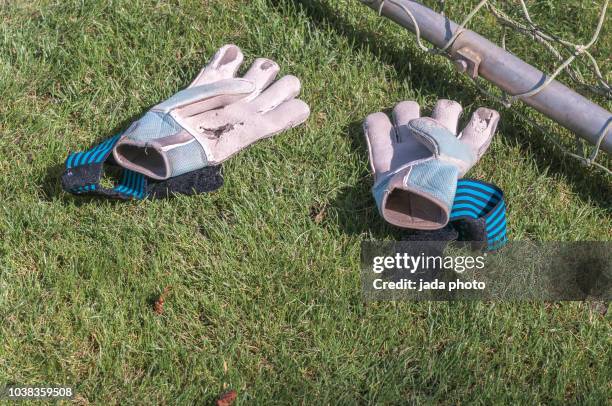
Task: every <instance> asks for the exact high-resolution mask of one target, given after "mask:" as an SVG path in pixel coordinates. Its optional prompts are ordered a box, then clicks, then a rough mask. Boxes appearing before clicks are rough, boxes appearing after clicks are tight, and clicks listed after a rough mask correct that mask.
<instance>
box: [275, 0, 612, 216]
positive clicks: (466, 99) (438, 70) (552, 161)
mask: <svg viewBox="0 0 612 406" xmlns="http://www.w3.org/2000/svg"><path fill="white" fill-rule="evenodd" d="M270 1H271V3H272V4H273V5H274V6H275V7H277V8H279V9H280V8H282V7H283V6H284V5H287V4H289V3H295V4H297V5H298V6H299V8H300V9H301V10H303V12H305V13H306V15H307V16H308V17H309V19H310V20H311V21H312V23H313V24H314V25H316V26H320V27H322V28H325V29H331V30H334V31H336V32H338V33H339V34H341V35H343V36H345V37H347V38H348V40H349V41H348V43H349V44H350V45H349V46H350V47H352V48H353V49H354V50H356V51H360V52H369V53H370V54H371V55H372V57H373V58H375V59H377V60H380V61H381V62H384V63H386V64H390V65H392V66H394V68H395V69H396V71H397V73H398V76H399V78H400V79H403V80H406V81H409V82H411V83H413V84H414V86H415V87H418V88H420V89H423V90H424V91H425V92H429V93H431V94H434V95H435V96H436V98H442V97H444V98H450V99H453V100H456V101H458V102H460V103H461V104H463V105H464V106H467V105H470V104H472V103H473V102H474V99H477V98H479V97H481V96H482V95H481V93H480V92H479V91H478V90H477V89H476V88H474V87H473V86H472V87H469V86H463V85H461V84H458V83H451V82H449V81H441V80H440V78H444V77H446V75H447V74H448V71H447V70H445V69H443V68H442V67H441V66H438V65H432V64H429V63H427V62H425V61H424V54H423V52H421V51H419V50H415V49H414V48H407V49H402V50H399V49H397V48H395V47H394V46H392V45H387V43H386V42H385V41H384V40H383V37H382V36H381V35H378V34H377V33H375V32H370V31H364V30H362V29H360V28H358V27H356V26H353V25H351V24H350V23H348V22H347V21H346V19H345V18H343V16H342V14H341V13H339V12H338V10H337V9H334V8H332V7H330V6H329V4H327V2H325V1H320V0H270ZM364 12H370V9H369V8H367V7H365V6H364ZM398 29H401V28H398ZM406 61H410V69H408V67H407V65H408V64H407V63H406ZM399 101H400V100H398V102H399ZM489 104H494V103H493V102H491V103H489ZM497 107H498V109H499V110H500V111H501V112H502V120H501V123H500V126H499V131H500V132H501V133H503V134H504V136H505V138H506V140H508V141H510V142H511V143H513V144H516V145H518V146H519V148H520V149H521V152H523V153H524V154H525V155H527V156H533V157H534V158H535V159H534V161H535V164H536V166H537V168H538V170H539V171H540V172H544V171H548V173H550V174H553V175H557V177H561V178H565V179H566V180H567V181H568V183H569V185H570V186H571V188H572V191H573V192H574V193H576V194H577V195H578V196H580V197H581V198H583V199H585V200H588V201H592V202H594V203H596V204H597V205H599V206H600V207H602V208H604V209H606V210H609V211H610V210H612V205H611V204H610V199H609V196H610V195H612V183H611V182H609V180H608V178H607V176H606V175H605V174H604V173H603V172H601V171H597V170H595V169H590V168H585V167H584V166H583V165H582V164H581V163H580V162H578V161H577V160H575V159H573V158H571V157H568V156H567V155H565V154H564V153H563V152H561V151H560V150H559V149H558V148H557V147H556V146H555V144H554V143H553V142H552V141H550V140H548V139H546V138H545V137H544V136H543V134H541V133H540V132H539V130H535V129H534V128H533V125H532V124H531V123H529V121H528V120H527V119H521V118H520V115H521V113H522V112H527V111H528V108H527V107H526V106H516V107H513V108H512V110H509V109H505V108H503V107H502V106H497ZM508 118H510V119H508ZM357 125H358V126H359V128H357ZM347 131H348V132H347V134H361V132H362V130H361V123H358V124H351V126H350V128H348V129H347ZM530 134H533V136H530ZM353 146H354V147H355V148H356V150H357V151H358V152H359V153H364V154H365V151H366V149H365V147H364V144H362V143H359V142H354V141H353ZM349 195H351V193H349ZM351 198H363V196H362V191H361V190H359V191H355V192H354V193H353V196H351ZM358 201H363V200H353V202H358ZM347 203H348V204H350V200H348V201H347ZM340 204H342V203H340ZM353 204H354V203H353ZM348 222H349V223H352V221H351V220H350V219H349V221H348Z"/></svg>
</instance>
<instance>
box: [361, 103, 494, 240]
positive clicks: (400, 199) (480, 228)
mask: <svg viewBox="0 0 612 406" xmlns="http://www.w3.org/2000/svg"><path fill="white" fill-rule="evenodd" d="M420 110H421V109H420V106H419V105H418V104H417V103H416V102H413V101H406V102H402V103H400V104H398V105H397V106H396V107H395V108H394V109H393V112H392V119H389V117H388V116H387V115H386V114H384V113H374V114H372V115H370V116H368V117H367V118H366V120H365V122H364V133H365V136H366V141H367V144H368V150H369V157H370V163H371V167H372V171H373V173H374V178H375V179H374V187H373V188H372V193H373V195H374V199H375V200H376V205H377V206H378V209H379V212H380V214H381V215H382V217H383V218H384V219H385V220H386V221H387V222H388V223H390V224H392V225H394V226H397V227H401V228H405V229H412V230H425V232H420V233H419V232H417V236H418V239H425V240H426V239H428V235H429V236H431V235H449V234H448V233H438V234H436V232H439V231H440V230H442V229H446V228H447V226H448V224H449V223H451V228H453V229H454V230H453V231H454V232H455V233H456V234H457V236H458V238H459V239H460V240H466V241H472V242H478V243H481V244H482V245H483V246H484V247H482V248H487V249H488V250H495V249H498V248H500V247H501V246H503V245H504V244H505V242H506V211H505V202H504V199H503V193H502V191H501V190H500V189H499V188H498V187H496V186H495V185H491V184H488V183H485V182H481V181H477V180H469V179H462V178H463V176H464V175H465V174H466V173H467V172H468V171H469V170H470V169H471V168H472V167H473V166H474V165H476V163H477V162H478V161H479V160H480V158H481V157H482V156H483V155H484V153H485V152H486V150H487V149H488V148H489V145H490V144H491V140H492V139H493V135H494V134H495V131H496V129H497V125H498V123H499V113H498V112H496V111H494V110H490V109H487V108H480V109H478V110H477V111H476V112H475V113H474V114H473V115H472V117H471V119H470V121H469V122H468V124H467V125H466V127H465V128H464V130H463V131H462V132H461V133H457V127H458V123H459V117H460V116H461V113H462V111H463V109H462V107H461V105H459V104H458V103H456V102H454V101H450V100H439V101H438V103H437V104H436V106H435V107H434V110H433V112H432V115H431V117H421V111H420ZM430 239H434V240H435V238H430Z"/></svg>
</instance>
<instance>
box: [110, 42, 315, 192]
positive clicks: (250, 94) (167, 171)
mask: <svg viewBox="0 0 612 406" xmlns="http://www.w3.org/2000/svg"><path fill="white" fill-rule="evenodd" d="M242 61H243V55H242V52H241V51H240V49H239V48H238V47H237V46H235V45H226V46H224V47H223V48H221V49H220V50H219V51H218V52H217V54H216V55H215V56H214V58H213V60H212V61H211V62H210V64H209V65H207V66H206V67H204V69H202V71H201V72H200V74H199V75H198V77H197V78H196V79H195V80H194V81H193V83H191V85H190V86H189V87H188V88H187V89H185V90H182V91H180V92H178V93H177V94H175V95H174V96H172V97H170V98H169V99H168V100H166V101H164V102H162V103H160V104H158V105H157V106H155V107H153V108H152V109H151V110H150V111H148V112H147V113H146V114H145V115H144V116H143V117H142V118H141V119H139V120H138V121H136V122H134V123H133V124H132V125H131V126H130V127H129V128H128V129H127V130H126V131H125V132H124V133H123V135H122V136H121V138H120V139H119V141H118V142H117V144H116V145H115V146H114V148H113V157H114V158H115V161H116V162H117V163H118V164H119V165H121V166H122V167H124V168H126V169H129V170H132V171H134V172H138V173H141V174H143V175H146V176H148V177H150V178H152V179H157V180H163V179H168V178H171V177H175V176H179V175H182V174H185V173H187V172H191V171H194V170H198V169H201V168H204V167H207V166H212V165H217V164H219V163H221V162H223V161H225V160H227V159H228V158H230V157H231V156H233V155H234V154H236V153H238V152H239V151H240V150H242V149H244V148H246V147H248V146H249V145H251V144H253V143H254V142H256V141H258V140H260V139H263V138H267V137H271V136H273V135H275V134H278V133H280V132H282V131H284V130H286V129H289V128H292V127H295V126H297V125H299V124H301V123H303V122H304V121H306V119H307V118H308V116H309V115H310V110H309V108H308V105H307V104H306V103H304V102H303V101H301V100H297V99H296V97H297V95H298V94H299V92H300V87H301V85H300V81H299V80H298V79H297V78H296V77H294V76H285V77H283V78H281V79H280V80H278V81H276V82H275V83H274V84H272V83H273V82H274V79H275V78H276V75H277V74H278V72H279V70H280V68H279V66H278V65H277V64H276V63H275V62H274V61H271V60H269V59H263V58H260V59H257V60H256V61H255V62H254V64H253V65H252V66H251V68H250V69H249V70H248V72H247V73H246V74H245V75H244V77H242V78H236V77H235V75H236V73H237V71H238V68H239V67H240V65H241V64H242Z"/></svg>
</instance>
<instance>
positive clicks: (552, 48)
mask: <svg viewBox="0 0 612 406" xmlns="http://www.w3.org/2000/svg"><path fill="white" fill-rule="evenodd" d="M361 1H362V2H364V3H373V1H372V0H361ZM504 2H505V3H510V2H509V1H504ZM389 3H392V4H394V5H395V6H397V7H399V8H400V9H402V10H403V11H404V12H405V13H406V15H407V16H408V17H409V18H410V19H411V21H412V23H413V25H414V27H415V34H416V42H417V45H418V47H419V48H421V49H422V50H423V51H425V52H427V53H430V54H437V55H444V56H446V57H449V58H450V55H449V54H448V52H447V51H448V49H449V48H450V47H451V46H452V44H453V43H454V42H455V40H456V39H457V38H458V37H459V35H461V33H462V32H464V31H465V30H466V29H467V28H466V27H467V26H468V25H469V24H470V22H471V21H472V20H473V19H474V18H475V17H476V16H477V15H478V14H479V12H481V10H489V11H490V12H491V13H492V14H493V15H494V16H495V18H496V19H497V21H498V22H499V24H500V25H501V27H502V36H501V46H502V47H503V48H504V49H506V34H507V31H508V30H513V31H515V32H517V33H520V34H523V35H525V36H527V37H529V38H531V39H533V40H534V41H537V42H538V43H540V44H542V45H543V46H544V47H545V49H546V50H548V51H549V52H550V53H551V54H552V55H553V56H554V58H555V59H556V60H558V61H559V65H558V67H557V68H556V69H555V70H554V72H553V73H551V74H550V75H548V77H547V79H546V80H545V81H544V82H543V83H542V84H541V85H539V86H537V87H536V88H534V89H531V90H530V91H528V92H525V93H521V94H507V93H503V94H501V95H499V96H498V95H495V94H493V92H491V91H489V90H487V89H486V88H485V87H483V86H482V85H481V84H480V83H479V79H478V78H476V79H473V81H474V84H475V85H476V87H477V88H478V89H479V90H480V91H481V92H483V93H484V94H486V95H487V96H489V97H491V98H493V99H495V100H496V101H498V102H500V103H502V104H503V105H504V106H506V107H511V106H512V105H513V104H514V103H515V102H516V101H517V100H519V99H520V98H522V97H531V96H534V95H536V94H538V93H540V92H541V91H542V90H544V89H545V88H546V87H548V86H549V85H550V84H551V83H552V82H553V81H555V80H556V79H557V78H558V77H559V75H561V74H562V73H563V72H566V73H567V74H568V76H569V77H570V78H571V80H572V81H573V82H575V84H576V85H577V86H578V87H580V88H582V89H584V90H587V91H589V92H591V93H592V94H595V95H597V96H599V97H601V98H603V99H605V100H608V101H609V100H612V87H611V86H610V83H609V82H608V81H607V80H606V78H605V77H604V75H603V74H602V72H601V68H600V65H599V63H598V62H597V60H596V59H595V57H594V56H593V54H592V53H591V52H590V51H589V50H590V49H591V48H592V47H593V45H595V43H596V42H597V41H598V39H599V37H600V35H601V32H602V29H603V26H604V23H605V21H606V15H607V10H608V5H609V0H605V1H604V2H603V4H602V7H601V11H600V12H599V17H598V19H597V24H596V26H595V28H594V30H593V34H592V36H591V37H590V40H589V41H588V42H586V43H584V44H576V43H573V42H571V41H568V40H566V39H563V38H561V37H559V36H557V35H555V34H553V33H551V32H549V31H547V30H546V29H544V28H543V27H541V26H540V25H538V24H537V23H536V21H535V20H534V19H533V18H532V16H531V13H530V11H529V8H528V6H527V4H526V3H525V1H524V0H514V1H513V3H514V4H512V5H511V6H513V7H515V8H516V7H520V14H521V17H522V18H521V19H520V20H519V19H516V18H512V17H511V16H510V15H509V14H508V13H506V12H504V11H503V10H502V8H501V7H499V6H498V5H497V4H495V2H494V1H492V0H481V1H480V2H478V4H476V6H475V7H474V8H473V9H472V10H471V11H470V12H469V13H468V14H467V15H466V17H465V18H464V19H463V21H462V22H461V24H460V25H459V28H458V29H457V30H456V31H455V33H454V34H453V36H452V37H451V38H450V39H449V41H448V42H447V43H446V44H445V45H444V46H443V47H441V48H436V47H427V46H426V45H425V44H424V43H423V39H422V38H421V29H420V27H419V23H418V21H417V19H416V18H415V16H414V15H413V13H412V12H411V11H410V9H409V8H408V7H406V5H405V4H404V3H403V2H401V1H397V0H382V1H381V2H380V5H379V10H378V12H379V15H381V16H382V12H383V10H384V7H385V6H386V5H387V4H389ZM438 3H439V5H440V9H441V10H440V12H441V13H442V14H443V15H444V14H445V6H446V2H445V1H444V0H439V1H438ZM564 51H565V52H564ZM577 59H581V60H582V62H584V65H585V66H587V67H588V69H589V71H590V72H591V73H592V75H593V77H594V78H595V83H589V81H587V80H586V79H585V77H584V75H583V74H582V73H581V72H580V71H579V70H578V69H575V68H574V66H573V65H574V63H575V62H576V60H577ZM591 82H592V81H591ZM533 124H534V125H536V126H537V127H539V128H540V130H542V132H543V134H546V135H547V134H548V133H549V131H546V130H545V129H543V128H542V127H541V126H540V125H539V124H538V123H535V122H534V123H533ZM611 129H612V121H610V122H608V124H607V126H606V127H605V128H604V129H603V130H602V131H601V133H600V135H599V137H598V139H597V142H596V143H595V145H594V147H593V148H592V150H591V151H590V153H585V146H584V142H583V141H582V140H581V139H579V138H576V140H577V145H578V148H579V149H580V152H576V153H575V152H571V151H570V150H569V149H567V148H566V147H565V146H563V145H562V144H561V143H560V142H559V141H558V140H556V139H555V138H554V137H549V139H550V140H551V141H553V143H554V144H555V145H556V146H557V147H558V148H560V149H561V150H562V151H563V152H564V153H565V154H567V155H569V156H571V157H573V158H576V159H578V160H580V161H581V162H582V163H583V164H585V165H587V166H596V167H598V168H599V169H602V170H603V171H605V172H606V173H607V174H609V175H610V174H612V171H611V170H610V169H608V168H607V167H606V166H604V165H601V164H600V163H598V162H596V159H597V157H598V154H599V151H600V147H601V144H602V142H603V141H604V139H605V138H606V137H607V136H608V134H609V133H610V132H611V131H610V130H611Z"/></svg>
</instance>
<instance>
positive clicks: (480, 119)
mask: <svg viewBox="0 0 612 406" xmlns="http://www.w3.org/2000/svg"><path fill="white" fill-rule="evenodd" d="M498 123H499V113H498V112H497V111H495V110H491V109H487V108H484V107H481V108H479V109H478V110H476V112H475V113H474V114H472V118H471V119H470V122H469V123H468V125H467V126H466V127H465V129H464V130H463V132H462V133H461V135H460V136H459V138H460V139H461V142H462V143H464V144H467V145H468V147H469V148H470V149H471V150H472V152H474V154H475V155H476V156H477V159H480V158H481V157H482V156H483V155H484V153H485V152H486V151H487V149H488V148H489V145H490V144H491V140H492V139H493V135H494V134H495V131H496V130H497V124H498Z"/></svg>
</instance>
